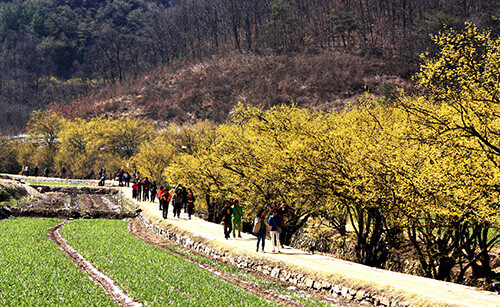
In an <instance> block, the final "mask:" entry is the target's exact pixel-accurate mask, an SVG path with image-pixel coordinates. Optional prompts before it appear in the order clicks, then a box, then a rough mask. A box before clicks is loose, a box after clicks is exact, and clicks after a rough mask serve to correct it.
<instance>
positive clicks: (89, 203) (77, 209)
mask: <svg viewBox="0 0 500 307" xmlns="http://www.w3.org/2000/svg"><path fill="white" fill-rule="evenodd" d="M65 191H66V192H50V193H45V194H43V195H42V196H41V198H39V199H37V200H34V201H32V202H31V203H28V204H26V205H24V206H23V207H19V208H18V207H16V208H11V212H12V215H14V216H27V217H49V218H63V219H65V218H105V219H123V218H131V217H134V216H136V213H135V212H133V211H130V210H126V209H124V207H123V206H120V205H119V204H118V202H117V200H116V199H115V198H114V197H108V199H109V200H110V201H111V202H112V203H113V204H115V205H116V206H118V207H119V208H120V211H119V212H115V211H113V210H112V209H111V208H109V207H108V205H107V204H106V203H104V202H103V200H102V197H103V196H104V194H102V193H99V194H84V193H83V192H82V193H67V190H65ZM87 192H92V191H87ZM68 198H71V202H70V203H69V208H66V209H65V208H64V204H65V202H67V200H68ZM77 205H78V206H77ZM81 206H83V210H82V208H81Z"/></svg>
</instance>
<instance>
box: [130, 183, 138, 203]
mask: <svg viewBox="0 0 500 307" xmlns="http://www.w3.org/2000/svg"><path fill="white" fill-rule="evenodd" d="M138 194H139V185H138V184H137V182H134V184H132V198H133V199H137V195H138Z"/></svg>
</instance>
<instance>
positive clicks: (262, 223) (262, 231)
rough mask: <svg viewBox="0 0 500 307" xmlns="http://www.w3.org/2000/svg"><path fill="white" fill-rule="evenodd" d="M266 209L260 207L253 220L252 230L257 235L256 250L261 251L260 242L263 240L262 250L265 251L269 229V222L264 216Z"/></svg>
mask: <svg viewBox="0 0 500 307" xmlns="http://www.w3.org/2000/svg"><path fill="white" fill-rule="evenodd" d="M265 214H266V211H265V210H264V209H260V210H259V212H257V215H256V216H255V220H254V222H253V230H252V232H253V233H254V234H255V235H256V236H257V249H256V252H258V251H259V243H260V242H261V241H262V252H264V246H265V245H266V235H267V232H268V231H269V224H268V223H267V219H266V218H265V217H264V216H265Z"/></svg>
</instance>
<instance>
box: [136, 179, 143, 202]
mask: <svg viewBox="0 0 500 307" xmlns="http://www.w3.org/2000/svg"><path fill="white" fill-rule="evenodd" d="M141 199H142V181H140V180H137V200H138V201H141Z"/></svg>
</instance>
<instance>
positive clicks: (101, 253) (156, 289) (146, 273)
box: [62, 220, 277, 306]
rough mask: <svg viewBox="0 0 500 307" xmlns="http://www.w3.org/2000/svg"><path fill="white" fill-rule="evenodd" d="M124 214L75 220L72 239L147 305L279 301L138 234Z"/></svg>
mask: <svg viewBox="0 0 500 307" xmlns="http://www.w3.org/2000/svg"><path fill="white" fill-rule="evenodd" d="M127 225H128V222H126V221H122V220H75V221H73V222H72V223H69V224H67V225H65V226H64V227H63V228H62V235H63V237H64V238H65V239H66V240H67V241H68V244H70V245H71V246H73V247H74V248H75V249H76V250H78V251H79V252H80V253H81V254H82V255H83V256H84V257H85V258H86V259H88V260H89V261H91V262H92V263H93V264H94V266H96V267H97V268H99V270H100V271H102V272H103V273H104V274H106V275H108V276H110V278H112V279H113V280H114V281H115V282H116V283H117V284H118V285H119V286H120V287H121V288H122V289H124V291H126V292H127V293H129V295H131V296H132V297H133V298H134V299H136V300H138V301H141V302H143V303H144V305H148V306H149V305H154V306H170V305H176V306H208V305H210V306H274V305H277V303H275V302H273V301H270V300H267V299H265V298H263V297H261V296H260V295H256V294H252V293H250V292H248V291H245V290H244V289H242V288H240V287H237V286H235V285H233V284H231V283H229V282H227V281H225V280H222V279H220V278H219V277H218V276H216V275H214V274H213V273H211V272H209V271H207V270H205V269H203V268H200V267H199V266H198V265H197V264H195V263H192V262H189V261H186V260H184V259H182V258H181V257H178V256H176V255H173V254H172V253H169V252H166V251H164V250H162V249H159V248H157V247H155V246H152V245H149V244H147V243H144V242H142V241H140V240H139V239H137V238H135V237H133V236H132V235H131V234H130V233H129V232H128V230H127Z"/></svg>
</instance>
